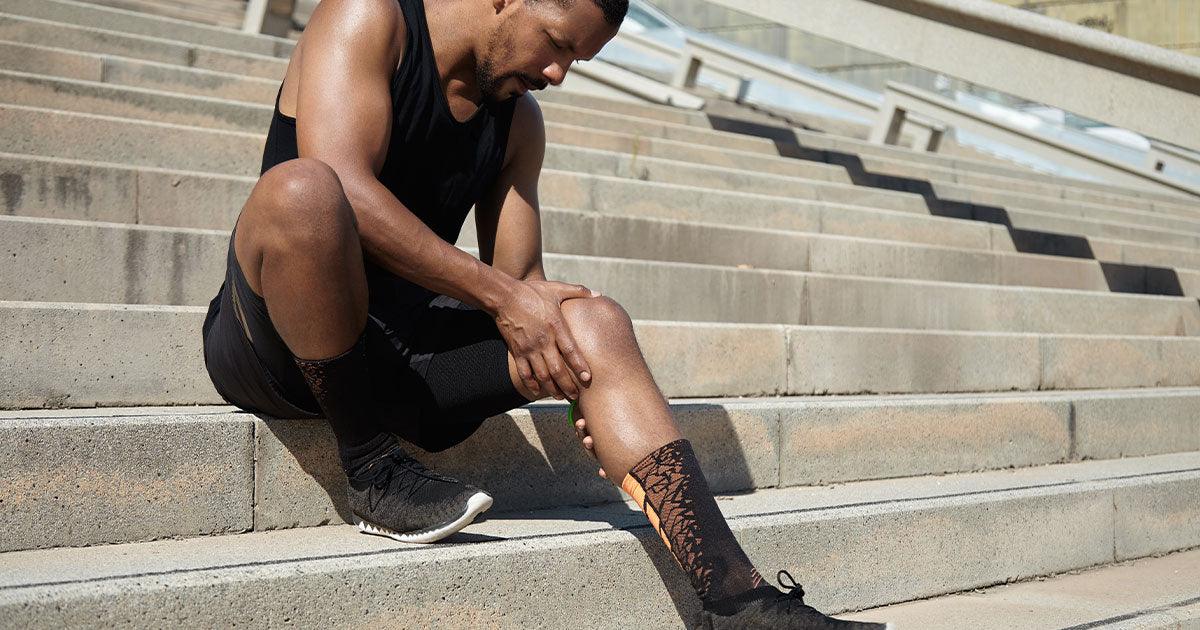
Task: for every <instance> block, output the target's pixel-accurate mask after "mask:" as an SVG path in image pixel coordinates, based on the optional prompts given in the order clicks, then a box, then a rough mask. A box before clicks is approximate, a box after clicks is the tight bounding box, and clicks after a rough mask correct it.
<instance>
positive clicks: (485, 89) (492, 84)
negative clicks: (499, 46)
mask: <svg viewBox="0 0 1200 630" xmlns="http://www.w3.org/2000/svg"><path fill="white" fill-rule="evenodd" d="M507 80H508V76H507V75H505V76H496V64H494V63H492V60H491V59H484V60H483V61H482V62H480V63H478V64H475V85H478V86H479V94H480V95H481V96H483V100H484V101H487V102H489V103H499V102H500V101H502V100H504V98H507V95H506V96H505V97H504V98H502V97H501V96H500V93H499V92H500V86H501V85H504V82H505V81H507Z"/></svg>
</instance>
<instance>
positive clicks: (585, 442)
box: [583, 435, 595, 451]
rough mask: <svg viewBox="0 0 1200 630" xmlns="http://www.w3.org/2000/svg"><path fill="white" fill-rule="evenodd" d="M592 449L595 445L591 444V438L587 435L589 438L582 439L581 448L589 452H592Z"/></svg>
mask: <svg viewBox="0 0 1200 630" xmlns="http://www.w3.org/2000/svg"><path fill="white" fill-rule="evenodd" d="M594 447H595V443H594V442H592V436H590V435H589V436H587V437H585V438H583V448H586V449H587V450H589V451H591V450H593V448H594Z"/></svg>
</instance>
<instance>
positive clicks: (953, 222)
mask: <svg viewBox="0 0 1200 630" xmlns="http://www.w3.org/2000/svg"><path fill="white" fill-rule="evenodd" d="M0 122H2V123H3V126H0V139H3V141H4V144H5V146H6V147H7V148H8V150H9V151H11V152H13V153H20V154H27V155H35V156H45V157H58V158H65V159H68V160H88V161H107V160H109V159H111V158H112V157H113V156H120V159H121V160H122V162H123V163H124V164H127V165H130V166H147V167H164V166H165V167H167V168H172V169H176V170H191V171H201V172H207V173H222V174H230V175H246V176H256V175H257V174H258V170H259V165H260V164H261V152H262V144H263V141H264V137H265V136H262V135H257V134H245V133H238V132H228V131H214V130H208V129H200V128H195V127H182V126H178V125H168V124H163V123H147V122H140V121H133V120H128V119H120V118H111V117H104V116H94V115H87V114H76V113H70V112H58V111H53V110H45V109H38V108H29V107H24V106H18V105H0ZM10 129H11V130H16V129H21V130H25V129H37V130H38V133H35V134H29V133H24V132H22V133H16V132H10V133H4V131H3V130H10ZM79 133H86V134H87V136H86V137H90V138H92V139H93V141H91V142H88V143H80V142H78V141H77V140H76V139H77V138H79V137H81V136H79V135H76V134H79ZM814 185H815V186H818V185H817V184H814ZM818 189H819V190H820V191H821V195H822V196H832V197H836V198H845V199H861V200H863V201H869V200H870V199H872V198H873V197H874V196H875V195H876V193H875V192H874V191H870V190H863V189H854V188H850V187H825V188H814V190H818ZM237 197H238V198H237V199H236V201H233V202H230V203H228V204H227V207H228V206H240V205H241V203H242V202H243V201H244V200H245V196H244V195H238V196H237ZM541 197H542V202H543V203H545V204H546V205H550V206H558V207H568V208H569V207H576V208H578V207H584V206H586V207H587V209H591V210H596V211H599V212H604V213H610V214H614V213H619V214H627V215H628V214H632V215H638V216H652V217H658V218H668V219H688V220H700V221H706V222H719V223H731V224H736V225H743V226H750V227H763V228H775V229H790V230H803V231H824V232H826V233H833V234H842V235H848V236H883V237H885V238H888V239H892V240H898V241H907V242H921V243H932V244H943V245H955V246H964V247H973V248H981V249H990V248H991V245H992V241H993V234H1004V230H1003V228H1001V227H999V226H996V225H991V224H986V223H982V222H977V221H962V220H959V219H946V218H942V217H933V216H929V215H927V214H918V213H916V212H905V211H899V210H883V209H877V208H870V207H863V206H858V205H850V204H845V203H840V202H826V201H809V200H795V199H789V198H785V197H776V196H768V195H757V194H751V193H742V192H733V191H720V190H709V189H700V188H696V187H693V186H679V185H668V184H659V183H654V182H642V181H638V180H633V179H629V178H617V177H597V176H589V175H585V174H580V173H567V172H565V171H564V172H557V173H556V172H553V171H550V170H547V171H544V172H543V174H542V186H541ZM222 203H224V202H222Z"/></svg>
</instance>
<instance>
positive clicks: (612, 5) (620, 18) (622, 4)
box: [592, 0, 629, 26]
mask: <svg viewBox="0 0 1200 630" xmlns="http://www.w3.org/2000/svg"><path fill="white" fill-rule="evenodd" d="M592 2H594V3H595V4H596V6H598V7H600V10H601V11H602V12H604V21H605V22H608V23H609V24H611V25H613V26H620V25H621V22H624V21H625V13H626V12H628V11H629V0H592Z"/></svg>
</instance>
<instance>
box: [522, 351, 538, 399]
mask: <svg viewBox="0 0 1200 630" xmlns="http://www.w3.org/2000/svg"><path fill="white" fill-rule="evenodd" d="M516 364H517V376H519V377H521V382H522V383H525V387H527V388H529V390H530V391H532V392H533V393H534V394H536V395H538V396H540V395H541V394H542V388H541V386H540V385H538V382H537V379H536V378H534V377H533V366H531V365H529V359H527V358H525V357H517V358H516Z"/></svg>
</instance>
